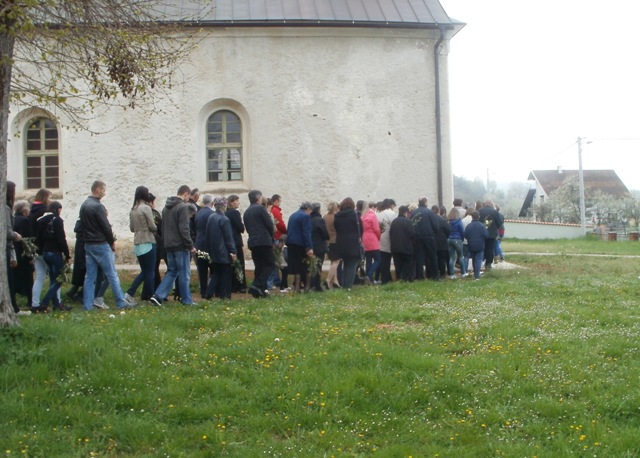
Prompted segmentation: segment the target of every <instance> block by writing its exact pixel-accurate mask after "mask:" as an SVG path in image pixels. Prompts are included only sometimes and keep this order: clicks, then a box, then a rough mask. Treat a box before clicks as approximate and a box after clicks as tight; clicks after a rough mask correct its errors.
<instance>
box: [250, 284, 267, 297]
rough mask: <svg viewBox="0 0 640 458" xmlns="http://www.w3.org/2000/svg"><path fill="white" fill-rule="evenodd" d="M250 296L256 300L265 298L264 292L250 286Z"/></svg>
mask: <svg viewBox="0 0 640 458" xmlns="http://www.w3.org/2000/svg"><path fill="white" fill-rule="evenodd" d="M249 294H251V295H252V296H253V297H255V298H256V299H258V298H261V297H263V296H264V293H263V292H262V291H260V290H259V289H258V288H256V287H255V286H250V287H249Z"/></svg>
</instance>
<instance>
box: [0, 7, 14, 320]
mask: <svg viewBox="0 0 640 458" xmlns="http://www.w3.org/2000/svg"><path fill="white" fill-rule="evenodd" d="M7 11H8V12H7ZM10 12H11V9H10V8H8V9H5V10H4V12H3V14H2V16H0V107H1V110H2V111H1V114H0V206H2V207H4V205H6V204H5V203H6V201H7V139H8V134H7V132H8V129H9V125H8V123H9V94H10V90H11V68H12V65H13V45H14V42H15V38H14V37H13V34H12V32H13V27H12V25H13V21H12V20H11V19H10V18H9V17H8V16H7V14H10ZM0 208H1V207H0ZM1 209H2V211H0V228H2V230H1V231H0V253H2V254H3V255H4V257H5V259H3V260H2V262H0V328H3V327H7V326H15V325H17V324H18V318H17V316H16V314H15V312H14V311H13V307H12V305H11V296H10V295H9V280H8V279H7V260H6V256H7V224H9V222H8V221H7V220H6V219H7V215H6V211H5V209H4V208H1Z"/></svg>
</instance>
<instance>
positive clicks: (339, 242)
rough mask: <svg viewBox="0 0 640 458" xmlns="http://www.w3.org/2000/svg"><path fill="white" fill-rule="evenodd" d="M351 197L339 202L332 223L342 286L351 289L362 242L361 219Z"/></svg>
mask: <svg viewBox="0 0 640 458" xmlns="http://www.w3.org/2000/svg"><path fill="white" fill-rule="evenodd" d="M355 207H356V205H355V203H354V202H353V199H352V198H351V197H347V198H345V199H344V200H343V201H342V202H340V211H339V212H338V213H336V215H335V218H334V221H333V225H334V227H335V229H336V250H337V252H338V256H340V259H342V262H343V275H342V287H343V288H347V289H351V287H352V286H353V283H354V281H355V279H356V269H357V267H358V261H359V260H360V245H361V243H362V221H361V220H360V216H358V214H357V213H356V210H355Z"/></svg>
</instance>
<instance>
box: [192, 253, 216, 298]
mask: <svg viewBox="0 0 640 458" xmlns="http://www.w3.org/2000/svg"><path fill="white" fill-rule="evenodd" d="M196 268H197V269H198V282H199V283H200V297H205V295H206V293H207V288H208V286H207V285H208V284H209V278H210V277H211V275H213V265H212V264H209V262H208V261H207V260H206V259H202V258H196Z"/></svg>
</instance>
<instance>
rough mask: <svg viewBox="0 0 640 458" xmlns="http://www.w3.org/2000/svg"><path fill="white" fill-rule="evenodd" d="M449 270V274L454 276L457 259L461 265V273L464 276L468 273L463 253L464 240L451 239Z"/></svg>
mask: <svg viewBox="0 0 640 458" xmlns="http://www.w3.org/2000/svg"><path fill="white" fill-rule="evenodd" d="M448 242H449V268H448V270H449V271H448V274H449V275H454V274H455V272H456V271H455V270H454V266H455V264H456V257H457V258H458V263H459V264H460V273H461V274H462V275H464V274H465V273H466V272H467V268H466V265H465V263H464V255H463V253H462V239H449V240H448Z"/></svg>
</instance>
